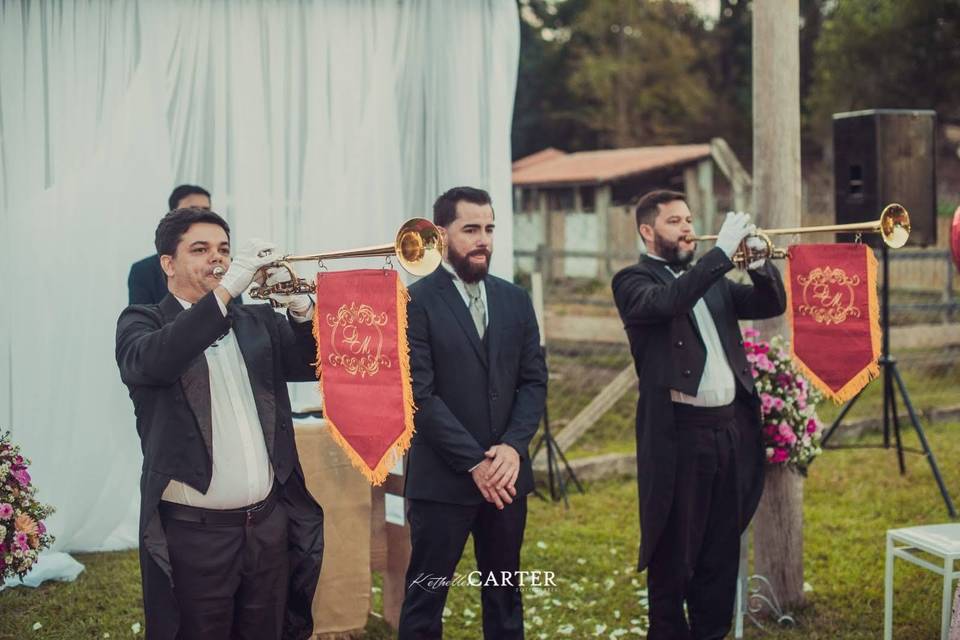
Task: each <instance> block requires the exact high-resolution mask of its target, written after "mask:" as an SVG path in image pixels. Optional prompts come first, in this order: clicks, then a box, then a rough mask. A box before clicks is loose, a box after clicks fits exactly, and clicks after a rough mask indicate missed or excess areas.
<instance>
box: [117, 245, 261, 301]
mask: <svg viewBox="0 0 960 640" xmlns="http://www.w3.org/2000/svg"><path fill="white" fill-rule="evenodd" d="M127 292H128V297H129V299H130V302H129V303H130V304H160V302H161V301H163V299H164V298H166V297H167V293H168V291H167V274H165V273H164V272H163V267H161V266H160V256H159V255H157V254H153V255H152V256H147V257H146V258H144V259H143V260H137V261H136V262H134V263H133V264H132V265H130V275H129V276H127ZM230 304H243V296H237V297H236V298H234V299H233V300H231V301H230Z"/></svg>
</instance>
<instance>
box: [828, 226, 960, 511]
mask: <svg viewBox="0 0 960 640" xmlns="http://www.w3.org/2000/svg"><path fill="white" fill-rule="evenodd" d="M881 255H882V260H883V288H882V289H881V300H882V305H883V311H882V316H881V328H882V329H883V348H882V352H881V355H880V359H879V361H878V362H879V363H880V368H881V372H882V377H883V448H884V449H889V448H890V432H891V424H892V427H893V429H892V431H893V437H894V441H895V443H896V447H897V462H898V463H899V466H900V475H904V474H905V473H906V472H907V467H906V465H905V464H904V458H903V454H904V452H905V451H906V452H908V453H920V454H923V455H924V456H925V457H926V458H927V462H929V463H930V470H931V471H932V472H933V477H934V479H935V480H936V482H937V486H938V487H939V488H940V495H941V496H943V502H944V504H945V505H946V507H947V513H949V514H950V517H951V518H956V517H957V511H956V509H954V507H953V501H952V500H951V499H950V494H949V493H948V492H947V487H946V485H945V484H944V483H943V477H942V476H941V475H940V468H939V467H938V466H937V459H936V457H935V456H934V455H933V450H932V449H931V448H930V444H929V443H928V442H927V436H926V434H925V433H924V432H923V427H922V426H921V424H920V420H919V418H918V417H917V412H916V411H915V410H914V408H913V403H912V402H911V401H910V394H909V393H908V392H907V386H906V385H905V384H904V382H903V377H902V376H901V375H900V370H899V369H898V368H897V359H896V358H895V357H893V356H892V355H891V354H890V284H889V283H890V258H889V249H888V248H887V245H886V244H884V245H882V247H881ZM861 393H863V390H862V389H861V390H860V392H859V393H857V395H855V396H854V397H853V398H851V399H850V400H849V401H848V402H847V403H846V404H845V405H844V406H843V409H841V410H840V414H839V415H838V416H837V417H836V419H835V420H834V421H833V424H831V425H830V428H829V429H827V431H826V433H824V435H823V439H822V440H821V442H820V445H821V446H822V447H823V448H824V449H826V448H827V442H828V441H829V440H830V438H831V436H833V433H834V432H835V431H836V430H837V428H838V427H839V426H840V424H841V423H842V422H843V419H844V418H845V417H846V415H847V413H848V412H849V411H850V409H852V408H853V405H854V404H856V402H857V400H858V399H859V398H860V394H861ZM898 394H899V396H900V398H901V400H902V401H903V404H904V406H905V407H906V408H907V415H908V416H909V417H910V423H911V424H912V425H913V429H914V431H916V432H917V438H919V440H920V445H921V447H922V450H921V451H918V450H916V449H906V448H904V446H903V441H902V439H901V437H900V416H899V414H898V413H897V395H898ZM868 446H872V445H846V446H843V445H841V446H834V447H830V448H831V449H841V448H865V447H868Z"/></svg>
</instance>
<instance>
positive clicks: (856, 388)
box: [786, 245, 881, 404]
mask: <svg viewBox="0 0 960 640" xmlns="http://www.w3.org/2000/svg"><path fill="white" fill-rule="evenodd" d="M863 247H864V251H865V252H866V254H867V304H868V306H869V314H870V318H869V320H868V321H869V323H870V343H871V348H872V350H873V359H871V360H870V363H869V364H868V365H867V366H865V367H864V368H863V369H861V370H860V372H859V373H857V374H856V375H855V376H853V377H852V378H850V380H848V381H847V382H846V383H845V384H844V385H843V386H842V387H840V389H838V390H836V391H834V390H833V389H832V388H830V385H828V384H827V383H826V382H824V381H823V380H822V379H821V378H820V376H818V375H817V374H816V373H815V372H814V371H813V370H812V369H811V368H810V367H808V366H807V363H805V362H804V361H803V360H802V359H801V358H800V357H799V356H798V355H797V352H796V350H795V349H794V345H795V344H796V342H795V340H793V336H794V335H795V333H796V332H795V330H794V328H793V287H792V286H791V284H792V283H793V274H792V273H791V271H790V260H787V261H786V263H787V265H786V273H787V286H786V290H787V318H788V321H789V322H790V334H791V340H790V357H791V358H792V359H793V363H794V365H796V367H797V369H799V371H800V373H802V374H803V375H804V376H806V377H807V378H808V379H809V380H810V383H811V384H813V386H815V387H816V388H817V389H819V390H820V391H821V392H823V394H824V395H825V396H827V397H828V398H830V399H831V400H833V401H834V403H836V404H843V403H844V402H846V401H847V400H850V399H851V398H853V397H854V396H855V395H857V394H858V393H860V391H861V390H862V389H863V388H864V387H865V386H867V385H868V384H870V381H871V380H874V379H876V378H877V377H879V376H880V364H879V363H878V361H877V358H878V357H879V356H880V339H881V330H880V301H879V299H878V297H877V257H876V256H875V255H873V251H871V250H870V248H869V247H868V246H866V245H863Z"/></svg>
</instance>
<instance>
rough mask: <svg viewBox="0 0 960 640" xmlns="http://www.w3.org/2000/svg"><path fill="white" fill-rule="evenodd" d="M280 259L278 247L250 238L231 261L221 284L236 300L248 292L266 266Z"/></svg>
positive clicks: (265, 241)
mask: <svg viewBox="0 0 960 640" xmlns="http://www.w3.org/2000/svg"><path fill="white" fill-rule="evenodd" d="M279 257H280V254H279V252H278V251H277V245H275V244H273V243H272V242H268V241H267V240H261V239H260V238H250V239H249V240H247V241H246V242H245V243H244V245H243V247H241V249H240V251H238V252H237V254H236V255H235V256H233V258H232V259H231V261H230V268H229V269H227V272H226V273H225V274H223V278H221V279H220V284H221V285H222V286H223V288H224V289H226V290H227V291H228V292H229V293H230V295H231V296H232V297H234V298H236V297H237V296H239V295H240V294H241V293H243V292H244V291H246V290H247V287H249V286H250V283H251V282H253V278H254V276H255V275H256V274H257V271H259V270H260V269H261V268H263V267H264V266H266V265H268V264H270V263H271V262H274V261H275V260H277V259H278V258H279Z"/></svg>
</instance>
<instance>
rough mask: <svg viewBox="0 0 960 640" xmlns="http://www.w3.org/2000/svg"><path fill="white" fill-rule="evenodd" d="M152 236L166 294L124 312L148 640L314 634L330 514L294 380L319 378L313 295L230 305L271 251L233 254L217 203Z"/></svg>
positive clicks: (120, 359)
mask: <svg viewBox="0 0 960 640" xmlns="http://www.w3.org/2000/svg"><path fill="white" fill-rule="evenodd" d="M155 242H156V248H157V253H158V254H159V256H160V264H161V266H162V268H163V271H164V273H165V275H166V277H167V288H168V290H169V293H168V294H167V296H166V297H165V298H164V299H163V300H162V301H161V302H160V303H159V304H149V305H131V306H129V307H127V308H126V309H125V310H124V311H123V312H122V313H121V314H120V318H119V320H118V321H117V347H116V358H117V364H118V366H119V368H120V377H121V379H122V380H123V382H124V383H125V384H126V385H127V388H128V389H129V390H130V398H131V399H132V400H133V404H134V409H135V412H136V415H137V432H138V433H139V435H140V441H141V448H142V450H143V475H142V479H141V483H140V488H141V489H140V490H141V501H140V568H141V573H142V583H143V601H144V609H145V614H146V623H147V624H146V634H147V638H163V639H170V640H172V639H173V638H178V639H183V640H187V639H193V638H196V639H200V638H202V639H205V640H211V639H216V638H222V639H224V640H227V639H228V638H250V639H254V638H256V639H258V640H259V639H271V638H273V639H279V638H281V637H283V638H307V637H309V636H310V634H311V633H312V629H313V623H312V618H311V613H310V609H311V603H312V600H313V594H314V591H315V589H316V585H317V579H318V577H319V574H320V561H321V559H322V555H323V511H322V509H321V508H320V505H318V504H317V503H316V502H315V501H314V499H313V498H312V497H311V496H310V493H309V492H308V491H307V488H306V485H305V483H304V477H303V471H302V469H301V467H300V462H299V459H298V457H297V449H296V443H295V442H294V435H293V424H292V422H291V416H290V399H289V396H288V395H287V385H286V383H287V382H288V381H307V380H313V379H314V367H313V365H312V364H311V362H312V361H313V359H314V357H315V354H316V342H315V341H314V339H313V335H312V331H311V324H310V322H309V320H310V317H311V309H312V305H313V303H312V301H311V300H310V298H309V297H307V296H279V297H280V298H282V300H279V301H280V302H281V303H283V304H286V305H287V306H288V317H286V318H285V317H283V316H281V315H279V314H277V313H275V312H274V311H273V310H272V309H271V308H270V306H268V305H236V304H234V305H230V306H229V307H228V306H227V303H229V302H230V300H231V299H232V298H235V297H237V296H239V295H240V293H241V292H242V291H244V290H245V289H246V288H247V287H248V286H249V285H250V283H251V282H252V281H253V280H254V278H255V276H256V275H257V274H258V272H261V270H265V269H266V267H267V266H268V265H269V264H270V263H271V262H272V261H274V260H276V258H277V249H276V247H275V246H274V245H273V244H272V243H269V242H264V241H262V240H252V241H250V242H248V243H247V244H246V246H245V248H244V249H242V250H241V251H240V252H239V253H237V254H236V256H233V257H232V256H231V251H230V228H229V227H228V226H227V223H226V222H225V221H224V220H223V218H221V217H220V216H218V215H217V214H216V213H213V212H212V211H209V210H205V209H192V208H191V209H179V210H176V211H173V212H171V213H169V214H167V215H166V216H165V217H164V218H163V219H162V220H161V221H160V224H159V226H158V227H157V231H156V241H155ZM283 275H286V274H285V273H284V274H275V275H274V278H277V277H282V276H283ZM286 277H289V276H288V275H287V276H286Z"/></svg>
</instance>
